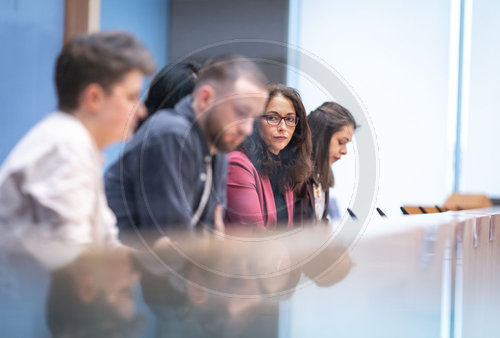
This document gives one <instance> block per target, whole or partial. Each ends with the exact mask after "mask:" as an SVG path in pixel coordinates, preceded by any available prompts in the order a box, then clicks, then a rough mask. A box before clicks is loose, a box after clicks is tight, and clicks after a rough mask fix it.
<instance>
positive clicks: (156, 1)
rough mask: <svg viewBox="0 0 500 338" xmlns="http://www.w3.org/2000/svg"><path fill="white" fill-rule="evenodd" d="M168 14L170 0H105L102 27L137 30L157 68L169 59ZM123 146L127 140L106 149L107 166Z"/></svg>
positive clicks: (102, 28)
mask: <svg viewBox="0 0 500 338" xmlns="http://www.w3.org/2000/svg"><path fill="white" fill-rule="evenodd" d="M168 17H169V1H168V0H141V1H137V0H101V30H108V29H119V30H124V31H127V32H130V33H132V34H134V35H135V36H136V37H137V38H138V39H139V40H141V42H142V43H144V44H145V45H146V47H147V48H148V50H149V51H150V52H151V54H152V55H153V57H154V60H155V63H156V67H157V70H159V69H160V68H162V67H163V66H165V65H166V63H167V60H168V24H167V23H168ZM149 80H150V79H147V80H146V81H145V86H147V85H148V83H149ZM143 98H144V97H143ZM121 149H123V144H116V145H113V146H110V147H108V149H106V151H105V153H106V159H107V162H106V166H108V165H109V164H110V163H111V162H112V161H113V160H114V159H116V158H117V157H118V155H119V153H120V150H121Z"/></svg>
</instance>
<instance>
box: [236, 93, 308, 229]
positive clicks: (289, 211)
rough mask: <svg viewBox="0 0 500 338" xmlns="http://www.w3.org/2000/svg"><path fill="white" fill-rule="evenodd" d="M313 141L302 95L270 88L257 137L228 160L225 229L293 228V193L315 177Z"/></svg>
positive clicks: (257, 126)
mask: <svg viewBox="0 0 500 338" xmlns="http://www.w3.org/2000/svg"><path fill="white" fill-rule="evenodd" d="M310 154H311V138H310V131H309V127H308V125H307V120H306V112H305V109H304V105H303V104H302V101H301V99H300V95H299V93H298V92H297V91H296V90H295V89H293V88H289V87H285V86H282V85H270V87H269V100H268V103H267V105H266V110H265V112H264V114H263V115H261V116H260V117H259V118H257V119H256V121H255V124H254V129H253V133H252V135H251V136H249V137H248V138H247V139H246V140H245V141H244V142H243V144H242V145H241V146H240V147H239V148H238V150H237V151H233V152H231V153H230V154H229V155H228V159H229V168H228V177H227V209H226V224H227V225H228V226H231V225H255V226H257V228H260V229H268V230H270V229H275V228H276V226H277V225H278V224H280V225H281V224H283V225H285V226H292V225H293V204H294V202H293V200H294V191H295V192H297V191H299V190H300V188H301V187H302V185H303V184H304V182H306V181H307V180H308V178H309V176H310V172H311V160H310Z"/></svg>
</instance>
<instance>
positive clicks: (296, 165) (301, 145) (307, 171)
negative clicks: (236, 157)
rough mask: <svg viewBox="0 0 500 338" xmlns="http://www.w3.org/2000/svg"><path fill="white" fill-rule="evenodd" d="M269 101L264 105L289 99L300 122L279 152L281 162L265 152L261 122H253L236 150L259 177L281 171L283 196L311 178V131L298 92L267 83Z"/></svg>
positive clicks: (295, 190)
mask: <svg viewBox="0 0 500 338" xmlns="http://www.w3.org/2000/svg"><path fill="white" fill-rule="evenodd" d="M268 91H269V99H268V101H267V105H268V104H269V102H270V101H271V100H272V98H273V97H276V96H282V97H284V98H287V99H288V100H290V102H291V103H292V104H293V108H294V109H295V114H296V115H297V117H298V118H299V122H298V124H297V126H296V127H295V131H294V132H293V135H292V138H291V140H290V142H289V143H288V145H287V146H286V147H285V148H284V149H283V150H282V151H280V154H279V155H280V162H281V166H280V163H277V162H276V161H275V160H274V158H273V155H272V154H271V153H270V152H269V151H268V149H267V145H266V144H265V143H264V140H262V138H261V137H260V135H259V123H265V122H262V121H263V120H262V119H256V120H255V123H254V128H253V133H252V135H250V136H249V137H247V138H246V140H245V141H244V142H243V144H242V145H241V146H240V147H239V148H238V150H240V151H241V152H243V153H244V154H245V155H247V156H248V158H249V159H250V161H251V162H252V163H253V165H254V166H255V168H256V169H257V171H258V172H259V174H260V175H262V176H270V175H271V174H273V173H274V172H275V171H276V170H278V168H279V170H280V173H281V175H280V177H281V180H280V182H279V187H280V190H281V192H282V193H285V192H286V191H288V190H293V191H294V192H298V191H299V190H300V188H301V186H302V185H303V184H304V183H305V182H306V181H307V180H308V179H309V176H310V175H311V169H312V164H311V157H310V154H311V149H312V146H311V131H310V130H309V126H308V125H307V117H306V110H305V108H304V105H303V104H302V100H301V98H300V95H299V93H298V92H297V91H296V90H295V89H293V88H290V87H286V86H283V85H277V84H270V85H269V86H268Z"/></svg>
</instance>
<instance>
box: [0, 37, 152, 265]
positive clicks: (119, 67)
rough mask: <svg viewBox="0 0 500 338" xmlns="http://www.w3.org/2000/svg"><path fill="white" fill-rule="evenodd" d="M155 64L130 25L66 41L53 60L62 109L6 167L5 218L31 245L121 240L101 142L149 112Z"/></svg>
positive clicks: (0, 205) (1, 178)
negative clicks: (145, 90)
mask: <svg viewBox="0 0 500 338" xmlns="http://www.w3.org/2000/svg"><path fill="white" fill-rule="evenodd" d="M153 71H154V65H153V61H152V58H151V56H150V55H149V53H148V52H147V50H146V49H145V48H144V46H143V45H142V44H140V43H139V42H138V41H137V40H136V39H135V38H134V37H133V36H131V35H129V34H126V33H120V32H101V33H94V34H88V35H80V36H77V37H75V38H73V39H72V40H71V41H70V42H69V43H68V44H66V45H65V46H64V48H63V50H62V51H61V53H60V55H59V57H58V59H57V63H56V68H55V84H56V88H57V96H58V111H56V112H53V113H52V114H50V115H48V116H47V117H46V118H44V119H43V120H42V121H41V122H39V123H38V124H37V125H35V126H34V127H33V129H31V130H30V132H29V133H28V134H26V135H25V136H24V138H23V139H21V141H20V142H19V143H18V144H17V145H16V147H15V148H14V150H13V151H12V152H11V153H10V155H9V156H8V158H7V159H6V160H5V162H4V164H3V165H2V167H1V169H0V224H1V225H2V226H5V227H7V229H8V230H9V232H13V233H15V234H16V236H18V237H19V238H21V239H22V241H23V242H24V244H25V245H28V246H29V244H27V243H38V244H36V246H37V247H38V248H33V250H38V249H40V248H39V246H40V245H41V246H45V247H47V246H48V247H51V248H53V250H49V251H54V252H55V250H56V249H55V247H53V246H54V245H56V244H57V243H56V242H58V243H67V244H70V245H73V246H82V247H83V246H85V245H88V244H90V243H118V242H117V234H118V229H117V228H116V219H115V217H114V215H113V213H112V211H111V210H110V209H109V207H108V205H107V202H106V196H105V195H104V186H103V181H102V173H101V170H102V169H101V164H102V157H101V150H102V149H103V148H104V147H106V146H107V145H109V144H110V143H112V142H116V141H119V140H122V139H123V138H125V137H127V135H128V134H129V131H130V130H133V128H134V125H135V121H136V120H137V118H139V117H140V116H141V115H144V113H145V109H144V106H143V105H142V104H140V103H139V96H140V92H141V86H142V80H143V76H144V75H145V74H147V75H150V74H152V73H153ZM41 238H43V239H44V240H43V241H40V239H41ZM30 239H32V241H31V240H30ZM56 246H57V245H56ZM59 258H60V259H61V260H64V259H66V257H64V256H63V255H61V257H59ZM67 258H68V259H70V258H69V257H67ZM60 264H64V262H59V265H60Z"/></svg>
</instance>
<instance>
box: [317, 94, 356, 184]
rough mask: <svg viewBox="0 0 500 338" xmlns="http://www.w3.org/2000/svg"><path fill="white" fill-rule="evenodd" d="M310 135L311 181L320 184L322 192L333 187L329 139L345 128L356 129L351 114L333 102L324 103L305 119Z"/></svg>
mask: <svg viewBox="0 0 500 338" xmlns="http://www.w3.org/2000/svg"><path fill="white" fill-rule="evenodd" d="M307 122H308V124H309V128H310V129H311V134H312V163H313V170H312V174H311V179H312V180H313V181H314V182H316V183H320V184H321V187H322V188H323V190H324V191H326V190H327V189H328V188H329V187H333V185H334V183H335V181H334V177H333V173H332V169H331V167H330V162H329V158H330V156H329V154H330V139H331V138H332V135H333V134H335V133H336V132H338V131H339V130H341V129H342V128H343V127H345V126H352V127H353V128H354V130H356V128H358V126H357V125H356V121H355V120H354V117H353V116H352V114H351V113H350V112H349V111H348V110H347V109H345V108H344V107H342V106H341V105H340V104H338V103H335V102H324V103H323V104H322V105H321V106H319V107H318V108H316V110H314V111H312V112H311V113H310V114H309V116H308V117H307Z"/></svg>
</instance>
